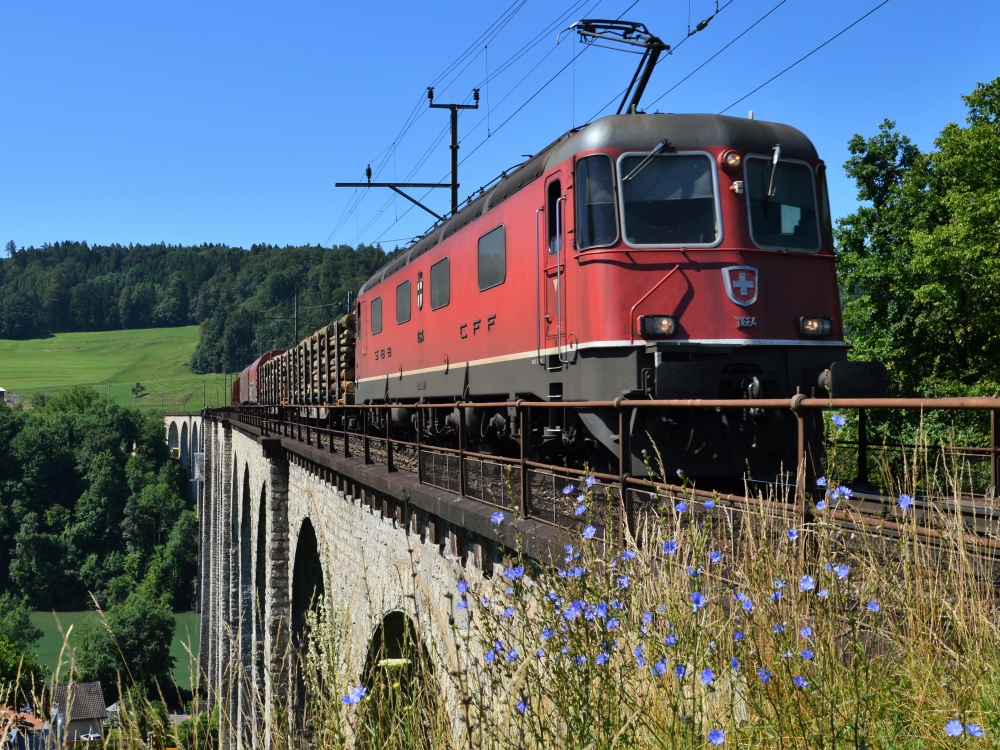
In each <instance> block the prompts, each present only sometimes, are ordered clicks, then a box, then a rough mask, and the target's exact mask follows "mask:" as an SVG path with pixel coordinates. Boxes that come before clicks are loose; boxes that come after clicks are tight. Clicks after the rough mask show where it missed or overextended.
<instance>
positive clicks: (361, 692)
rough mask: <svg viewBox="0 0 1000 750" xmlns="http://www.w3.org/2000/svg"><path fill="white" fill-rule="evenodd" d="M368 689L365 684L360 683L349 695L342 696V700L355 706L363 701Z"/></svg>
mask: <svg viewBox="0 0 1000 750" xmlns="http://www.w3.org/2000/svg"><path fill="white" fill-rule="evenodd" d="M367 692H368V689H367V688H366V687H365V686H364V685H358V686H357V687H356V688H354V689H352V690H351V691H350V692H349V693H348V694H347V695H345V696H343V697H341V699H340V702H341V703H346V704H347V705H348V706H353V705H355V704H357V703H360V702H361V699H362V698H364V697H365V693H367Z"/></svg>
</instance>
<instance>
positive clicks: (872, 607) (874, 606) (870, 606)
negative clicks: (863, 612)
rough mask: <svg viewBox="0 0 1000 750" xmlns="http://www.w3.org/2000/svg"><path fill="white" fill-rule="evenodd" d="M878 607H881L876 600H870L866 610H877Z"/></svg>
mask: <svg viewBox="0 0 1000 750" xmlns="http://www.w3.org/2000/svg"><path fill="white" fill-rule="evenodd" d="M880 609H882V608H881V607H880V606H879V604H878V602H876V601H870V602H868V611H869V612H878V611H879V610H880Z"/></svg>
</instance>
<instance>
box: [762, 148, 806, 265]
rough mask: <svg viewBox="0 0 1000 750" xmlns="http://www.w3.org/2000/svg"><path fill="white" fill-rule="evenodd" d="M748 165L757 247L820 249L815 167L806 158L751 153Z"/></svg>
mask: <svg viewBox="0 0 1000 750" xmlns="http://www.w3.org/2000/svg"><path fill="white" fill-rule="evenodd" d="M744 164H745V165H746V167H745V168H746V184H747V190H746V194H747V208H748V210H749V212H750V236H751V237H752V238H753V241H754V244H755V245H757V247H765V248H776V249H782V250H806V251H816V250H819V222H818V219H817V211H816V188H815V181H814V180H813V171H812V169H811V168H810V166H809V165H808V164H806V163H805V162H798V161H786V160H784V159H779V160H778V162H777V163H776V164H775V163H774V162H773V161H772V160H771V159H769V158H765V157H760V156H751V157H747V159H746V161H745V162H744Z"/></svg>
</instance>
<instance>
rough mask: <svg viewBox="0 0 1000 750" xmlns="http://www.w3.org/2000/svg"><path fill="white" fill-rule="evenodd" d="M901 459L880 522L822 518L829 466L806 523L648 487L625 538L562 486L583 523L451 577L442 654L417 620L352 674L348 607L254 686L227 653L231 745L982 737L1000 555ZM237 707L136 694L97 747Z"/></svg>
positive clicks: (903, 745)
mask: <svg viewBox="0 0 1000 750" xmlns="http://www.w3.org/2000/svg"><path fill="white" fill-rule="evenodd" d="M830 465H831V466H833V467H836V465H837V464H836V461H832V462H831V464H830ZM834 470H836V468H834ZM893 470H894V471H895V472H896V473H895V474H894V475H893V476H886V477H884V478H883V481H885V482H886V483H887V484H889V485H890V486H893V487H895V488H896V498H897V501H896V502H895V504H893V505H892V506H891V508H890V509H889V510H888V511H887V513H886V521H887V522H892V523H894V524H896V526H894V527H893V531H892V533H874V532H872V531H871V530H867V531H866V529H865V527H864V526H863V525H862V524H861V523H860V520H859V519H853V520H854V521H856V523H852V517H851V515H850V511H849V510H845V509H848V508H849V506H848V505H847V504H846V503H843V502H841V504H840V509H841V510H842V511H845V512H846V514H847V517H846V518H844V519H842V520H838V521H835V519H834V518H833V517H832V514H831V512H832V510H834V508H835V507H836V506H837V501H838V499H840V500H843V498H844V497H845V496H846V494H847V493H846V491H845V490H844V489H843V488H842V487H841V486H840V483H839V482H838V481H837V477H836V476H833V475H831V476H830V477H828V478H826V479H828V481H826V483H825V487H826V489H825V490H824V491H821V492H820V494H818V495H817V496H816V500H817V502H816V503H815V504H813V505H812V506H811V508H810V514H809V518H808V521H803V520H802V519H798V518H796V517H795V516H794V515H793V514H792V513H791V512H790V508H791V505H790V504H789V503H788V502H787V501H788V500H789V498H787V497H780V496H778V497H776V496H768V497H757V498H753V500H754V501H755V502H746V503H723V502H722V501H721V500H720V499H718V498H716V499H715V500H705V499H702V498H698V497H696V496H695V495H694V494H693V493H692V492H691V491H690V488H684V489H683V490H682V491H680V492H677V493H674V494H672V495H669V496H665V495H664V494H663V493H662V491H661V492H660V493H659V495H658V497H659V500H660V503H659V504H658V506H657V507H659V508H660V511H659V512H658V513H655V514H649V515H647V516H645V517H644V518H643V519H641V522H640V525H639V528H637V529H636V530H635V534H634V536H632V537H630V538H629V539H628V540H627V544H626V547H625V548H624V549H612V548H606V547H604V545H603V542H602V541H601V540H600V535H599V534H597V533H596V527H597V526H600V524H601V522H602V519H601V518H598V517H596V515H595V510H594V508H596V507H598V504H597V503H594V502H592V499H593V497H594V493H595V492H596V491H597V489H598V488H597V487H596V483H594V482H593V480H592V479H588V480H587V481H586V482H581V483H579V485H576V486H571V487H570V489H569V491H568V493H567V494H568V495H569V496H570V497H571V498H574V499H575V504H576V505H577V506H578V507H582V508H586V510H583V511H581V515H580V517H581V519H582V521H583V524H582V526H583V528H582V531H577V532H567V536H566V539H565V544H564V546H563V549H562V551H561V553H560V554H559V556H558V558H557V559H555V560H553V561H551V564H540V563H538V562H537V561H533V560H529V559H527V558H526V557H524V556H523V555H521V554H519V553H516V552H515V553H514V554H512V555H511V557H510V558H508V559H507V560H505V561H504V563H503V565H502V566H500V567H498V568H497V569H496V570H493V571H486V574H485V575H481V574H476V575H474V576H471V577H470V578H469V579H468V580H461V581H460V582H459V584H458V588H457V589H456V591H455V592H454V594H453V599H452V600H451V603H450V606H451V608H452V618H451V623H452V630H451V635H452V642H451V644H450V645H449V646H448V648H449V649H450V652H449V653H434V652H432V651H429V650H428V649H430V648H431V646H429V645H428V644H426V643H424V641H423V639H422V638H421V637H420V636H418V635H417V634H419V633H423V632H424V631H425V629H424V628H423V627H421V623H420V621H419V618H420V617H421V616H423V615H421V613H420V612H419V611H418V609H417V608H416V607H414V611H412V612H409V613H407V617H408V618H410V619H409V620H408V622H409V624H410V627H406V628H403V629H402V630H401V631H400V634H399V637H397V638H396V639H395V640H393V639H391V638H388V637H387V636H386V637H384V638H382V639H381V640H379V639H376V640H377V641H378V643H381V644H382V645H381V646H380V647H375V648H373V649H372V650H371V651H370V652H369V654H368V655H367V658H366V659H365V660H364V666H363V667H362V666H360V665H359V664H358V663H357V659H356V656H355V657H352V656H351V655H352V653H354V651H353V650H352V649H354V645H352V644H353V642H354V641H355V640H356V637H355V636H356V634H352V633H351V631H350V627H351V626H350V623H351V622H352V621H353V620H352V617H351V613H350V612H348V611H346V610H344V609H343V608H340V607H337V606H335V605H333V604H332V603H331V602H323V601H320V602H318V603H317V606H316V607H315V608H314V609H313V611H312V612H311V614H310V615H309V618H308V625H307V628H306V633H307V638H306V640H305V641H304V645H303V646H302V647H300V648H292V647H291V646H289V647H288V650H287V652H286V653H285V654H283V655H282V658H281V659H278V660H276V661H275V662H274V664H275V665H276V666H273V668H272V670H271V671H267V673H266V674H265V675H264V680H263V683H264V684H258V683H260V675H257V676H254V675H249V674H243V673H242V669H243V668H242V666H241V661H240V659H238V658H237V657H236V656H235V655H233V657H232V658H231V659H230V663H231V664H232V665H233V666H232V673H231V675H230V677H229V682H230V684H237V683H239V682H241V681H242V683H243V684H245V685H248V686H254V685H256V687H252V688H251V691H250V692H251V693H252V696H253V697H251V698H249V699H248V700H246V701H241V705H240V707H239V708H240V711H242V712H243V715H242V717H241V718H240V724H241V725H242V726H243V727H245V729H244V730H243V731H244V732H245V734H244V746H250V745H255V746H264V745H267V746H269V747H271V748H274V749H275V750H281V749H283V748H293V747H294V748H299V747H311V748H343V747H358V748H379V749H380V750H381V749H388V748H412V747H418V748H476V749H480V748H482V749H484V750H487V749H488V750H494V749H496V750H500V749H502V748H556V747H558V748H592V749H593V750H600V749H603V748H678V749H688V748H711V747H717V746H723V747H736V748H788V749H789V750H791V749H792V748H795V749H799V748H822V749H823V750H828V749H832V748H853V749H859V748H872V749H874V748H887V749H888V748H892V749H899V750H909V749H912V750H917V749H918V748H920V749H926V748H953V747H958V746H968V747H984V748H985V747H997V746H998V745H1000V628H998V622H1000V598H998V594H997V582H998V575H997V573H998V570H1000V560H997V559H996V558H995V557H992V556H990V555H989V554H979V553H982V552H983V549H982V548H981V547H977V546H976V545H975V544H973V540H972V539H971V537H970V534H969V532H968V530H967V529H966V527H965V525H964V521H963V519H962V517H961V516H960V515H959V513H958V512H957V510H956V508H957V504H956V503H955V500H956V499H957V498H959V497H960V495H961V485H962V481H963V477H964V476H965V473H964V472H963V470H962V468H961V467H960V466H957V465H952V464H949V463H948V462H947V461H944V460H940V461H939V460H936V459H933V458H932V457H928V455H927V454H926V453H924V454H922V455H919V456H913V457H911V458H910V459H909V463H908V464H907V468H906V469H905V470H903V471H900V470H899V466H898V464H897V465H895V466H894V469H893ZM918 487H919V488H920V489H921V497H922V499H925V500H926V505H925V506H923V507H922V508H920V507H919V506H914V505H911V504H910V503H909V502H908V500H907V498H910V497H912V496H915V495H916V494H917V488H918ZM988 501H989V502H992V498H990V499H988ZM918 510H919V512H920V513H921V514H922V517H921V519H920V523H919V525H918V517H917V513H918ZM923 527H931V528H933V529H934V531H935V532H936V535H934V536H928V535H925V534H922V533H921V528H923ZM498 528H499V527H498ZM883 531H884V530H883ZM506 541H507V543H508V545H509V546H510V547H511V548H513V549H515V550H516V549H518V547H519V545H518V540H517V539H510V540H506ZM414 573H416V566H415V565H414ZM414 601H415V600H414ZM372 609H373V610H377V611H381V610H379V609H378V607H376V606H374V604H373V606H372ZM383 635H384V634H383ZM233 640H234V642H235V643H238V642H239V641H240V639H239V637H236V638H234V639H233ZM292 640H294V639H292ZM297 686H300V687H297ZM232 700H235V699H234V698H233V697H231V696H228V695H220V696H217V702H219V703H221V704H223V705H222V711H221V715H218V714H217V715H216V716H217V718H215V719H213V717H212V716H203V717H202V718H201V719H200V720H198V721H197V722H192V723H191V724H188V725H186V727H185V728H184V729H183V730H175V729H172V728H170V727H167V726H164V725H163V722H162V721H161V720H159V719H158V718H157V716H158V713H157V712H158V710H159V709H158V702H157V701H148V700H143V699H139V698H129V700H127V701H126V705H125V709H124V711H123V720H122V727H121V728H120V729H119V730H118V731H117V733H116V734H115V735H114V738H113V740H112V742H113V744H114V745H115V746H118V747H140V746H142V744H143V743H144V741H145V738H146V733H147V732H150V731H152V732H154V736H155V737H156V738H157V742H158V743H160V744H159V746H161V747H169V746H176V747H183V748H191V749H195V748H198V749H200V748H209V747H217V746H219V743H218V740H217V734H216V731H217V730H218V731H219V732H221V733H224V734H227V733H228V734H229V735H230V736H231V737H235V734H236V727H234V726H232V725H230V723H229V722H230V718H229V717H230V711H229V710H228V708H229V706H230V705H231V701H232ZM158 721H160V723H159V724H158V723H157V722H158ZM213 721H217V722H218V726H216V725H214V724H213Z"/></svg>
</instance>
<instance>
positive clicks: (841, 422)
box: [830, 414, 847, 432]
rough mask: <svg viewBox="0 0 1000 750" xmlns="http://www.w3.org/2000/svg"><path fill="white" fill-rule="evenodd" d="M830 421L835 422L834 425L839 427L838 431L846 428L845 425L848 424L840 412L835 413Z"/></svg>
mask: <svg viewBox="0 0 1000 750" xmlns="http://www.w3.org/2000/svg"><path fill="white" fill-rule="evenodd" d="M830 421H831V422H833V426H834V427H836V428H837V432H840V430H842V429H844V425H845V424H847V420H846V419H845V418H844V417H843V416H841V415H840V414H834V415H833V416H832V417H830Z"/></svg>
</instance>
